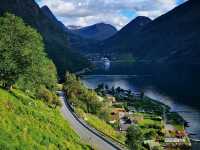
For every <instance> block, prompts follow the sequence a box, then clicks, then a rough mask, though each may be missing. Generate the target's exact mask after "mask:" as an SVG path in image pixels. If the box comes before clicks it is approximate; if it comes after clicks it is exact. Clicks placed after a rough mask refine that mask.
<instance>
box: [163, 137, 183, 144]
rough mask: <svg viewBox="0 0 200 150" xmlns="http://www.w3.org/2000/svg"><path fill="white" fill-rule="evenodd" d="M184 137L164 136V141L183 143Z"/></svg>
mask: <svg viewBox="0 0 200 150" xmlns="http://www.w3.org/2000/svg"><path fill="white" fill-rule="evenodd" d="M185 142H186V141H185V139H182V138H165V143H185Z"/></svg>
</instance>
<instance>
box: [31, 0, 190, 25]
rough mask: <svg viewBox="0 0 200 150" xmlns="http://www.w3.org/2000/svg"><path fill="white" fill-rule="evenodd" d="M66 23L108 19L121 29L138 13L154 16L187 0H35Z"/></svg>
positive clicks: (91, 23) (95, 21) (138, 14)
mask: <svg viewBox="0 0 200 150" xmlns="http://www.w3.org/2000/svg"><path fill="white" fill-rule="evenodd" d="M35 1H36V2H37V3H38V4H39V5H40V6H44V5H47V6H48V7H49V8H50V9H51V11H52V12H53V14H54V15H55V16H56V17H57V19H58V20H60V21H62V22H63V23H64V24H65V25H66V26H68V25H76V26H82V27H84V26H89V25H93V24H95V23H100V22H103V23H108V24H111V25H113V26H115V27H116V28H117V29H121V28H122V27H123V26H125V25H126V24H127V23H129V22H130V21H131V20H133V19H134V18H135V17H137V16H146V17H149V18H151V19H155V18H157V17H158V16H160V15H162V14H164V13H166V12H168V11H169V10H171V9H173V8H174V7H176V6H178V5H180V4H182V3H183V2H185V1H186V0H35Z"/></svg>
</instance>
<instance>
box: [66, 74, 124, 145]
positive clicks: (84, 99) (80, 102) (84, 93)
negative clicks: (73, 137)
mask: <svg viewBox="0 0 200 150" xmlns="http://www.w3.org/2000/svg"><path fill="white" fill-rule="evenodd" d="M64 91H65V93H66V95H67V97H68V100H69V102H70V104H71V105H72V107H73V108H74V111H75V112H76V113H77V114H78V115H79V117H81V118H83V119H84V120H85V121H86V122H87V123H88V124H90V125H91V126H92V127H94V128H96V129H97V130H99V131H100V132H102V133H104V134H105V135H107V136H109V137H111V138H113V139H115V140H117V141H119V142H120V143H123V144H124V142H125V135H124V134H120V132H119V131H117V130H115V128H114V127H113V126H111V125H110V124H109V123H108V121H109V120H110V111H111V110H110V106H109V103H108V101H107V100H106V99H104V98H102V97H100V96H98V95H97V93H96V92H95V91H94V90H91V89H87V88H86V87H85V86H84V85H83V83H82V82H81V81H80V79H79V78H78V77H77V76H76V75H74V74H71V73H69V72H67V73H66V76H65V83H64Z"/></svg>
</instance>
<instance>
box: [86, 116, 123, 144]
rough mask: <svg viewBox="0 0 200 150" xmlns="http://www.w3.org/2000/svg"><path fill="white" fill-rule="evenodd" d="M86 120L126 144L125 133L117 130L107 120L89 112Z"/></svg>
mask: <svg viewBox="0 0 200 150" xmlns="http://www.w3.org/2000/svg"><path fill="white" fill-rule="evenodd" d="M86 122H87V123H88V124H89V125H91V126H92V127H94V128H95V129H97V130H99V131H101V132H102V133H104V134H105V135H107V136H110V137H112V138H113V139H115V140H117V141H118V142H120V143H122V144H124V142H125V139H126V138H125V135H124V134H123V133H119V132H118V131H116V130H115V129H114V128H113V127H112V126H110V125H109V124H107V123H106V122H105V121H103V120H101V119H99V118H98V117H96V116H94V115H91V114H87V120H86Z"/></svg>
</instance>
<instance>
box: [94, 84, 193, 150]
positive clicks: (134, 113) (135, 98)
mask: <svg viewBox="0 0 200 150" xmlns="http://www.w3.org/2000/svg"><path fill="white" fill-rule="evenodd" d="M95 91H96V92H97V93H98V95H99V96H100V97H104V98H106V99H107V101H109V105H110V108H111V109H112V110H111V113H110V120H109V124H110V125H112V126H113V127H114V128H115V129H116V130H118V131H120V132H121V133H122V134H123V133H126V131H127V129H128V127H130V126H132V125H136V126H138V127H140V128H141V130H142V132H143V136H144V141H143V144H144V146H145V147H147V148H148V149H150V150H151V149H153V148H154V147H160V148H161V149H170V150H171V149H181V150H182V149H183V150H184V149H185V150H187V149H190V148H191V142H190V139H189V137H188V134H187V133H186V130H185V126H186V122H185V121H184V119H183V118H182V117H181V116H180V115H179V114H178V113H176V112H171V111H170V107H169V106H167V105H164V104H163V103H160V102H157V101H154V100H152V99H150V98H148V97H146V96H145V95H144V93H143V92H142V91H140V90H139V89H135V91H130V90H124V89H121V88H120V87H117V88H114V87H112V88H109V87H108V85H104V84H100V85H98V87H97V88H96V89H95Z"/></svg>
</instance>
